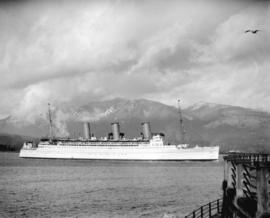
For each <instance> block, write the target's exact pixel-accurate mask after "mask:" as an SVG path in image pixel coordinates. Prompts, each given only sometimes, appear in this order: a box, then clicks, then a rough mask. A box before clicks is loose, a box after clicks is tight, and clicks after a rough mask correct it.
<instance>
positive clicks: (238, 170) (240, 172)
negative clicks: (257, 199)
mask: <svg viewBox="0 0 270 218" xmlns="http://www.w3.org/2000/svg"><path fill="white" fill-rule="evenodd" d="M242 179H243V165H242V164H241V163H238V164H237V165H236V197H243V195H244V193H243V188H242Z"/></svg>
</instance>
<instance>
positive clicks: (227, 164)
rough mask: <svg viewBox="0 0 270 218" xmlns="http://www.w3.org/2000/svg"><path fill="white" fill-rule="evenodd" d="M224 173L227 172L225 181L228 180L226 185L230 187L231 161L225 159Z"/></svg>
mask: <svg viewBox="0 0 270 218" xmlns="http://www.w3.org/2000/svg"><path fill="white" fill-rule="evenodd" d="M226 168H227V169H226V172H227V173H226V174H227V178H226V180H227V182H228V187H232V174H233V172H232V163H231V162H230V161H226Z"/></svg>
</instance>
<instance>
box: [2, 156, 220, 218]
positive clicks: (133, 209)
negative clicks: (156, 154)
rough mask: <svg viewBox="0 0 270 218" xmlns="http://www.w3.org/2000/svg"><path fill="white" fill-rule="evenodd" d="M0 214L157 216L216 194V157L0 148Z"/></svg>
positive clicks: (184, 208)
mask: <svg viewBox="0 0 270 218" xmlns="http://www.w3.org/2000/svg"><path fill="white" fill-rule="evenodd" d="M0 175H1V176H0V217H23V216H25V217H140V216H141V217H160V216H162V215H163V214H175V215H178V216H179V217H183V215H184V214H186V213H188V212H190V211H191V210H192V209H194V208H196V207H197V206H199V205H201V204H202V203H203V202H206V203H207V202H208V201H209V200H212V199H216V198H218V197H219V196H220V193H221V190H220V189H221V188H220V185H221V184H220V181H222V177H223V170H222V163H221V162H134V161H133V162H128V161H122V162H121V161H78V160H44V159H43V160H42V159H39V160H37V159H20V158H18V154H17V153H0Z"/></svg>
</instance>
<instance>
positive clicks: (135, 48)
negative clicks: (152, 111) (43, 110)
mask: <svg viewBox="0 0 270 218" xmlns="http://www.w3.org/2000/svg"><path fill="white" fill-rule="evenodd" d="M247 29H260V30H262V31H260V32H258V33H257V34H252V33H244V31H245V30H247ZM0 30H1V33H0V51H1V52H0V74H1V80H0V99H1V101H0V115H1V116H5V115H7V114H12V113H17V114H20V115H22V116H23V115H24V114H26V113H29V112H31V111H33V110H39V108H40V107H44V106H45V105H46V104H47V102H49V101H50V102H51V103H52V104H58V103H62V102H68V103H72V104H78V103H80V104H81V103H83V102H85V103H87V102H89V101H93V100H99V99H101V100H103V99H110V98H114V97H124V98H129V99H134V98H147V99H152V100H157V101H160V102H163V103H166V104H170V105H176V100H177V99H178V98H181V99H182V101H183V104H184V106H187V105H190V104H192V103H195V102H199V101H204V102H214V103H221V104H231V105H239V106H244V107H251V108H260V109H264V110H267V111H270V96H269V93H270V3H269V2H268V1H245V0H239V1H236V0H232V1H230V0H226V1H221V0H196V1H195V0H179V1H165V0H164V1H159V0H144V1H135V0H133V1H132V0H131V1H126V0H125V1H124V0H114V1H86V0H85V1H83V0H81V1H71V0H70V1H68V0H67V1H66V0H53V1H15V2H13V3H11V2H9V1H2V2H1V3H0Z"/></svg>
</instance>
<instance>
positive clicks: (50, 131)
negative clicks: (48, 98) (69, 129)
mask: <svg viewBox="0 0 270 218" xmlns="http://www.w3.org/2000/svg"><path fill="white" fill-rule="evenodd" d="M48 115H49V122H50V126H49V128H50V129H49V139H50V141H51V140H52V139H53V137H54V134H53V123H52V115H51V108H50V103H48Z"/></svg>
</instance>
